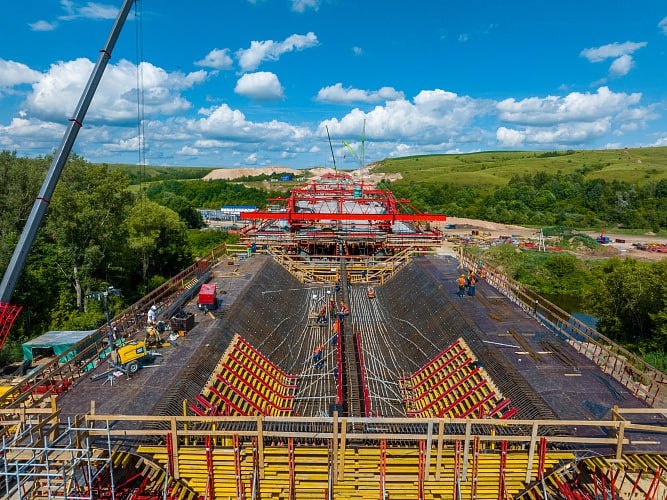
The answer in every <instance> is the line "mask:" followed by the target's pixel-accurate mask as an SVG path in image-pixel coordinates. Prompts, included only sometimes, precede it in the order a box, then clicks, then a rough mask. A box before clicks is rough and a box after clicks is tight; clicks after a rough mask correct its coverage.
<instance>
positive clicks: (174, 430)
mask: <svg viewBox="0 0 667 500" xmlns="http://www.w3.org/2000/svg"><path fill="white" fill-rule="evenodd" d="M171 450H172V453H173V454H174V479H180V478H181V474H180V472H179V470H178V425H177V423H176V419H175V418H172V419H171Z"/></svg>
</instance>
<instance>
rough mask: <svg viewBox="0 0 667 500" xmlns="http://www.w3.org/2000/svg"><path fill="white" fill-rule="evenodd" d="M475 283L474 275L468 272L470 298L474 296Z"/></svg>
mask: <svg viewBox="0 0 667 500" xmlns="http://www.w3.org/2000/svg"><path fill="white" fill-rule="evenodd" d="M476 283H477V278H476V277H475V273H473V272H472V271H470V274H469V275H468V295H470V296H471V297H474V296H475V284H476Z"/></svg>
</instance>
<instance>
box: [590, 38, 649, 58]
mask: <svg viewBox="0 0 667 500" xmlns="http://www.w3.org/2000/svg"><path fill="white" fill-rule="evenodd" d="M646 45H647V43H646V42H624V43H610V44H607V45H602V46H600V47H592V48H590V49H584V50H582V51H581V53H580V55H581V56H582V57H585V58H586V59H588V60H589V61H590V62H601V61H604V60H605V59H609V58H617V57H621V56H624V55H629V54H632V53H633V52H635V51H636V50H639V49H641V48H642V47H646Z"/></svg>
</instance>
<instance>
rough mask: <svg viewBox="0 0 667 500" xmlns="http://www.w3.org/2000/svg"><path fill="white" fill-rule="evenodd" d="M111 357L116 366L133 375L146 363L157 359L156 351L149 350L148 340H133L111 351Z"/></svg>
mask: <svg viewBox="0 0 667 500" xmlns="http://www.w3.org/2000/svg"><path fill="white" fill-rule="evenodd" d="M109 359H110V360H111V363H112V365H113V366H114V368H116V369H119V370H121V371H123V372H125V373H127V374H128V375H132V374H134V373H137V371H139V368H143V367H144V365H145V364H147V363H152V362H153V361H155V353H154V352H153V351H149V350H148V346H147V344H146V342H143V341H139V340H133V341H132V342H129V343H127V344H125V345H123V346H121V347H119V348H118V349H115V350H113V351H111V355H110V356H109Z"/></svg>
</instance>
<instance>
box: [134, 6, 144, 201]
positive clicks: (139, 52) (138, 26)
mask: <svg viewBox="0 0 667 500" xmlns="http://www.w3.org/2000/svg"><path fill="white" fill-rule="evenodd" d="M142 14H143V13H142V2H141V0H136V1H135V2H134V17H135V44H136V46H135V51H136V58H137V147H138V150H139V168H140V172H141V174H140V186H139V187H140V189H139V191H140V193H141V201H142V202H143V201H144V200H145V198H146V190H145V188H144V179H145V177H146V141H145V128H144V118H145V114H144V67H143V62H144V24H143V15H142Z"/></svg>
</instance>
